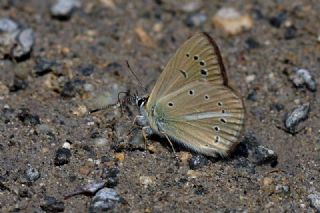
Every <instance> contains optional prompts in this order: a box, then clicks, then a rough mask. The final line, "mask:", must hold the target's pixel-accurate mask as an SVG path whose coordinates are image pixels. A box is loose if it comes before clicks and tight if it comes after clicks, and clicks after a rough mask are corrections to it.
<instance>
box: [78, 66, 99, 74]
mask: <svg viewBox="0 0 320 213" xmlns="http://www.w3.org/2000/svg"><path fill="white" fill-rule="evenodd" d="M78 71H79V72H81V74H82V75H84V76H90V75H91V74H92V73H94V71H95V67H94V66H93V65H92V64H88V65H81V66H79V67H78Z"/></svg>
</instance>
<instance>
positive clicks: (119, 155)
mask: <svg viewBox="0 0 320 213" xmlns="http://www.w3.org/2000/svg"><path fill="white" fill-rule="evenodd" d="M114 158H115V159H116V161H120V162H122V161H124V153H123V152H119V153H116V154H115V156H114Z"/></svg>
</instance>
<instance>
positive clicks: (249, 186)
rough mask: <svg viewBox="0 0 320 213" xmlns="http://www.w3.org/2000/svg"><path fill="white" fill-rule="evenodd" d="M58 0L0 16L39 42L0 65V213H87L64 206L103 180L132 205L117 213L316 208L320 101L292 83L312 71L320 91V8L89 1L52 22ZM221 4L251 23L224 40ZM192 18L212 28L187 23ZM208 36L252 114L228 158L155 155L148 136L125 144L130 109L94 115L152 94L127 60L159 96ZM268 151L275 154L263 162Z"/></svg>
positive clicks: (158, 143) (2, 8) (15, 5)
mask: <svg viewBox="0 0 320 213" xmlns="http://www.w3.org/2000/svg"><path fill="white" fill-rule="evenodd" d="M53 3H54V1H41V0H28V1H15V0H4V1H1V2H0V18H3V17H10V18H11V19H13V20H14V21H15V22H17V23H18V24H19V25H20V26H21V27H23V28H26V27H28V28H32V29H33V31H34V32H35V39H36V40H35V44H34V46H33V51H32V53H31V54H30V55H29V56H28V57H26V58H23V59H21V60H18V61H15V60H13V59H12V58H10V57H7V56H6V57H4V59H2V60H1V61H0V82H1V87H0V88H1V89H0V92H1V94H0V96H1V99H0V109H1V110H0V111H1V112H0V115H1V117H0V129H1V131H0V209H1V210H0V211H1V212H45V211H47V212H58V211H64V212H88V211H89V207H90V205H92V202H93V199H92V197H93V195H77V196H73V197H71V198H69V199H66V200H65V199H64V196H65V195H67V194H70V193H72V192H74V191H76V190H77V188H79V187H80V186H84V185H86V184H88V183H89V182H92V181H98V180H103V181H106V183H107V184H106V185H107V186H108V187H110V188H113V189H114V190H115V191H116V193H117V194H118V195H119V196H120V197H121V198H122V199H121V200H120V201H117V202H116V201H110V203H109V204H110V211H112V212H213V211H218V212H316V211H317V210H316V208H315V207H314V203H312V201H311V200H310V199H309V198H308V196H310V195H312V194H317V193H319V192H320V184H319V168H320V167H319V163H320V162H319V161H320V158H319V149H320V135H319V133H320V121H319V116H318V112H319V106H320V100H319V95H318V92H316V91H310V90H309V89H307V88H306V87H304V86H302V87H299V88H297V87H296V86H294V84H293V82H292V76H294V73H295V70H296V69H299V68H304V69H307V70H309V72H310V74H311V75H312V76H313V78H314V80H315V81H316V82H317V83H319V80H320V73H319V67H320V54H319V52H320V43H319V38H318V36H319V33H320V32H319V29H320V22H319V20H320V16H319V11H320V4H319V2H318V1H316V0H313V1H307V0H305V1H289V0H287V1H286V0H283V1H249V0H247V1H245V0H243V1H226V2H224V3H222V2H221V3H217V2H211V1H202V4H201V7H200V8H199V9H197V8H192V11H191V12H188V11H183V9H181V8H182V6H183V5H184V4H182V3H181V4H173V3H171V1H166V0H164V1H161V0H160V1H152V0H146V1H130V3H129V1H122V0H119V1H111V0H107V1H103V0H101V1H98V0H97V1H82V4H81V6H80V7H79V8H78V9H76V10H75V11H74V12H73V13H72V14H71V15H70V18H68V19H64V20H61V19H57V18H55V17H52V16H51V15H50V6H51V5H52V4H53ZM222 7H232V8H235V9H236V10H238V11H239V12H240V13H243V14H248V15H249V16H250V17H251V18H252V20H253V21H254V25H253V26H252V27H251V28H250V29H249V30H247V31H244V32H240V33H238V34H236V35H234V36H230V35H227V34H226V33H225V32H224V31H223V30H221V29H219V28H216V27H214V26H213V25H212V21H211V19H212V17H213V16H214V15H215V14H216V13H217V11H218V10H219V9H220V8H222ZM194 14H202V15H204V17H205V18H206V20H204V22H202V23H200V24H194V25H195V26H190V25H192V24H190V23H189V22H188V20H189V19H190V16H192V15H194ZM279 14H280V15H279ZM281 17H282V18H281ZM189 21H190V20H189ZM188 23H189V24H188ZM197 31H205V32H208V33H209V34H210V35H211V36H212V37H213V38H215V40H216V42H217V43H218V45H219V46H220V49H221V52H222V56H223V59H224V62H225V65H226V68H227V72H228V76H229V80H230V82H231V84H232V86H233V87H234V88H237V90H238V91H239V94H241V95H242V96H243V99H244V102H245V105H246V112H247V114H246V130H245V133H244V136H245V137H244V139H243V140H242V142H241V145H240V146H239V147H238V148H237V149H236V151H235V153H234V154H233V155H232V156H231V157H230V158H228V159H207V158H205V157H200V158H199V159H200V165H198V166H197V165H196V166H195V167H194V166H192V165H190V164H193V163H194V160H195V158H196V157H197V156H196V155H195V154H191V153H190V152H188V150H185V149H183V148H181V147H178V146H176V149H177V155H178V157H179V160H176V159H175V158H174V156H173V153H172V150H171V149H170V146H168V144H167V143H166V141H163V140H150V141H149V146H148V151H147V152H144V151H143V142H141V133H140V132H139V131H134V132H133V135H134V136H133V137H127V134H129V131H130V127H131V123H132V121H133V119H134V116H135V115H136V113H137V112H136V110H134V108H133V107H131V106H129V107H128V109H126V110H124V113H123V114H121V111H120V109H119V108H118V107H109V108H108V109H106V110H101V111H98V112H95V113H88V112H89V111H90V110H91V109H92V108H94V107H97V106H102V105H105V104H111V103H115V102H116V101H117V98H116V97H117V94H118V92H120V91H127V90H130V91H132V92H134V91H136V90H139V92H140V94H141V93H143V92H142V91H141V88H139V86H138V85H139V83H137V82H136V80H135V79H134V77H133V76H132V75H131V74H130V72H129V71H128V68H127V67H126V64H125V61H126V60H129V63H130V65H131V67H132V69H133V70H134V71H135V72H136V73H137V75H138V76H139V78H141V81H142V82H143V84H144V85H143V86H145V87H147V88H148V90H149V91H150V90H151V89H152V86H153V85H154V83H155V81H156V79H157V77H158V75H159V74H160V73H161V71H162V69H163V67H164V66H165V64H166V63H167V61H168V60H169V58H170V57H171V56H172V54H174V52H175V50H176V49H177V48H178V47H179V46H180V45H181V44H182V43H183V42H184V41H185V40H186V39H187V38H188V37H190V36H191V35H192V34H193V33H194V32H197ZM44 65H47V66H48V67H49V68H48V67H47V69H44V68H43V66H44ZM44 70H45V71H44ZM306 103H309V104H310V111H309V114H308V118H307V119H306V120H305V121H303V122H301V123H300V124H299V126H298V127H297V129H301V131H299V132H298V133H297V134H290V133H288V132H286V131H284V130H283V128H282V127H283V119H284V118H285V115H286V114H287V113H290V112H291V111H292V109H294V108H296V107H298V106H300V105H301V104H306ZM131 135H132V134H131ZM259 145H261V146H263V147H265V148H267V149H270V150H273V151H274V152H275V154H272V155H271V157H270V156H267V157H263V156H262V157H261V156H259V153H258V151H257V147H258V146H259ZM63 147H65V149H63ZM66 149H67V150H66ZM260 154H261V153H260ZM269 154H270V153H269ZM192 155H193V157H192ZM191 157H192V159H190V158H191ZM48 197H52V199H53V201H52V202H49V201H48V200H50V199H49V198H48ZM319 199H320V196H319ZM90 211H92V212H94V211H96V210H95V209H91V210H90ZM319 211H320V210H319Z"/></svg>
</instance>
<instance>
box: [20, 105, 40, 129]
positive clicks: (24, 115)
mask: <svg viewBox="0 0 320 213" xmlns="http://www.w3.org/2000/svg"><path fill="white" fill-rule="evenodd" d="M17 116H18V119H19V120H20V121H22V122H23V123H24V124H26V125H32V126H35V125H38V124H40V118H39V116H38V115H33V114H30V112H29V109H27V108H21V109H20V112H18V114H17Z"/></svg>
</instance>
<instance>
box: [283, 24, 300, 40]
mask: <svg viewBox="0 0 320 213" xmlns="http://www.w3.org/2000/svg"><path fill="white" fill-rule="evenodd" d="M296 36H297V28H296V27H295V26H290V27H287V28H286V29H285V31H284V39H286V40H291V39H294V38H295V37H296Z"/></svg>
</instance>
